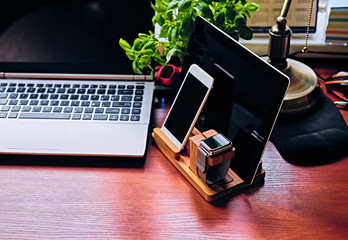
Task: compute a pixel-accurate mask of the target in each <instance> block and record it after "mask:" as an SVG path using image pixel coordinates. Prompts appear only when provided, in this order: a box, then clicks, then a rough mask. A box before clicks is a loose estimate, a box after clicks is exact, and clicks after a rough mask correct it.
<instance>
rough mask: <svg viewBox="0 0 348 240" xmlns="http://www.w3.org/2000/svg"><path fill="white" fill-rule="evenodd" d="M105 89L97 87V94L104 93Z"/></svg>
mask: <svg viewBox="0 0 348 240" xmlns="http://www.w3.org/2000/svg"><path fill="white" fill-rule="evenodd" d="M105 93H106V90H105V89H98V91H97V94H105Z"/></svg>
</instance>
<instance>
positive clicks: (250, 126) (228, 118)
mask: <svg viewBox="0 0 348 240" xmlns="http://www.w3.org/2000/svg"><path fill="white" fill-rule="evenodd" d="M192 63H196V64H197V65H199V66H200V67H202V68H203V69H204V70H205V71H206V72H208V73H209V74H211V75H212V77H213V78H214V86H213V89H212V91H211V94H210V96H209V98H208V101H207V103H206V109H205V115H204V116H203V117H202V118H201V119H204V121H201V125H202V126H203V128H206V129H200V130H208V129H215V130H216V131H218V132H221V133H224V134H225V135H226V136H228V137H229V138H230V140H231V141H232V143H233V144H234V146H235V148H236V157H235V158H234V159H233V160H232V162H231V164H232V165H231V167H232V169H233V170H234V171H235V172H236V173H237V174H238V175H239V176H240V177H241V178H242V179H243V180H244V181H246V182H247V183H251V182H252V181H253V177H254V173H255V171H256V169H257V166H258V163H259V161H260V159H261V156H262V153H263V151H264V148H265V145H266V143H267V141H268V138H269V135H270V133H271V130H272V128H273V124H274V122H275V119H276V117H277V114H278V111H279V108H280V106H281V104H282V100H283V97H284V94H285V92H286V89H287V87H288V82H289V81H288V79H287V77H286V76H285V75H283V74H281V73H280V72H279V71H278V70H276V69H275V68H273V67H272V66H270V65H269V64H268V63H266V62H265V61H263V60H262V59H260V58H259V57H258V56H256V55H255V54H253V53H252V52H251V51H249V50H248V49H246V48H245V47H243V46H242V45H241V44H239V43H238V42H236V41H235V40H234V39H232V38H231V37H229V36H228V35H226V34H225V33H223V32H222V31H220V30H219V29H218V28H216V27H215V26H213V25H212V24H210V23H209V22H207V21H206V20H204V19H203V18H200V17H197V19H196V29H195V32H194V33H193V35H192V36H191V39H190V42H189V46H188V55H187V56H186V58H185V59H184V66H183V73H182V74H183V75H182V76H184V75H185V73H186V71H187V69H188V67H189V66H190V65H191V64H192ZM214 64H218V65H219V66H220V67H222V68H223V69H224V70H225V71H227V72H228V73H229V74H230V75H232V76H233V77H234V79H231V78H230V79H226V78H221V77H220V76H217V75H216V74H215V73H214V67H213V66H214ZM223 81H234V83H233V84H231V83H229V82H223Z"/></svg>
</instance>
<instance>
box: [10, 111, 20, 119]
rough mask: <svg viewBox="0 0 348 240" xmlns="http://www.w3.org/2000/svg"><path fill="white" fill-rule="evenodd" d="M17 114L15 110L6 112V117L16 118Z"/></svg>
mask: <svg viewBox="0 0 348 240" xmlns="http://www.w3.org/2000/svg"><path fill="white" fill-rule="evenodd" d="M17 116H18V113H16V112H11V113H9V114H8V118H17Z"/></svg>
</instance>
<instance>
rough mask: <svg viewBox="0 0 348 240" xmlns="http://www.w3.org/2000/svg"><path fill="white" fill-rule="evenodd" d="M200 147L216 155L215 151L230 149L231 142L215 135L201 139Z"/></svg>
mask: <svg viewBox="0 0 348 240" xmlns="http://www.w3.org/2000/svg"><path fill="white" fill-rule="evenodd" d="M202 146H203V147H204V148H205V149H206V150H208V151H209V152H211V153H212V154H216V151H219V152H221V151H223V150H225V149H226V148H228V147H230V146H231V142H230V140H228V139H227V138H226V137H225V136H224V135H222V134H216V135H214V136H211V137H209V138H206V139H203V140H202ZM220 150H221V151H220Z"/></svg>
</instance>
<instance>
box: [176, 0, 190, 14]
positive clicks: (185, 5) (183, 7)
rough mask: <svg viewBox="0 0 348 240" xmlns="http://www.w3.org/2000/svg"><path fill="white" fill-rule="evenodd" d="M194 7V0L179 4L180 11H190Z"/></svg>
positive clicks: (186, 0) (185, 0)
mask: <svg viewBox="0 0 348 240" xmlns="http://www.w3.org/2000/svg"><path fill="white" fill-rule="evenodd" d="M191 5H192V0H184V1H182V2H181V3H179V9H178V10H179V11H180V12H184V11H186V10H188V9H189V8H190V7H191Z"/></svg>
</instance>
